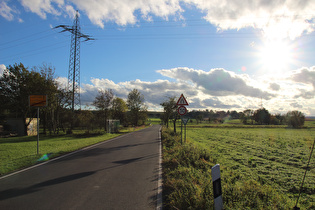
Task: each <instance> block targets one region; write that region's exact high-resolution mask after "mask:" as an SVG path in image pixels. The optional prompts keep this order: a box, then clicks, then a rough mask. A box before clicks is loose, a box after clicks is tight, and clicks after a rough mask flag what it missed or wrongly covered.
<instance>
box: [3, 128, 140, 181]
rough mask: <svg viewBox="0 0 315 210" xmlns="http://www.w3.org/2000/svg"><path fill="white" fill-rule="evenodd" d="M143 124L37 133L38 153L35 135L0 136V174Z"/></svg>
mask: <svg viewBox="0 0 315 210" xmlns="http://www.w3.org/2000/svg"><path fill="white" fill-rule="evenodd" d="M142 128H144V127H137V128H125V129H124V130H121V131H120V133H115V134H109V133H104V132H101V131H97V132H92V133H85V132H84V131H74V134H72V135H64V134H62V135H56V136H42V135H40V139H39V154H37V136H24V137H12V138H0V160H1V161H0V176H2V175H5V174H8V173H10V172H13V171H16V170H19V169H22V168H26V167H29V166H32V165H35V164H37V163H39V162H42V161H47V160H49V159H52V158H54V157H57V156H60V155H63V154H66V153H69V152H73V151H76V150H79V149H81V148H84V147H87V146H90V145H93V144H96V143H99V142H102V141H106V140H108V139H112V138H115V137H117V136H120V135H122V134H126V133H129V132H133V131H136V130H139V129H142Z"/></svg>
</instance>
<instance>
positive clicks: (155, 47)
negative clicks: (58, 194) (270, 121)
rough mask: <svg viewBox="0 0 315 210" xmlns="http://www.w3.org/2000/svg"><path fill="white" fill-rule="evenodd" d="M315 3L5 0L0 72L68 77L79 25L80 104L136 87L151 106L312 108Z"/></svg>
mask: <svg viewBox="0 0 315 210" xmlns="http://www.w3.org/2000/svg"><path fill="white" fill-rule="evenodd" d="M312 8H315V2H314V1H296V0H291V1H285V2H283V1H274V0H264V1H242V0H220V1H217V0H214V1H198V0H172V1H165V0H151V1H150V0H148V1H143V0H132V1H131V0H116V1H110V0H98V1H96V0H90V1H85V0H71V1H66V0H46V1H44V0H19V1H10V0H0V27H1V30H0V73H1V72H2V71H3V69H5V68H6V67H7V66H9V65H13V64H14V63H20V62H21V63H23V64H24V65H25V66H28V67H29V68H30V69H31V68H32V67H33V66H41V65H43V63H46V64H49V65H52V66H54V67H55V75H56V77H58V78H57V80H58V81H59V82H60V85H61V86H62V85H64V84H66V78H67V75H68V68H69V67H68V66H69V55H70V34H69V33H66V32H65V33H60V31H61V30H60V29H53V27H55V26H58V25H61V24H65V25H69V26H71V25H72V24H73V18H74V14H75V11H76V10H79V13H80V25H81V32H82V33H84V34H88V35H90V36H91V37H93V38H95V40H94V41H88V42H82V43H81V81H80V82H81V103H82V105H89V104H90V103H91V102H92V101H93V100H94V98H95V96H96V95H97V91H98V90H101V89H103V90H105V89H112V90H113V91H114V93H115V94H116V95H117V96H118V97H121V98H126V96H127V94H128V93H129V92H130V91H131V90H132V89H133V88H137V89H138V90H139V91H140V92H141V93H142V94H143V95H144V97H145V100H146V104H147V106H148V108H149V110H161V106H160V105H159V104H160V103H161V102H163V101H164V100H166V99H167V97H169V96H178V97H179V96H180V94H181V93H183V94H184V95H185V97H186V98H187V100H188V102H189V103H190V106H189V107H188V108H189V109H190V110H192V109H203V110H204V109H209V110H210V109H213V110H237V111H243V110H245V109H258V108H260V106H261V104H263V106H264V107H265V108H267V109H268V110H269V111H270V112H272V113H286V112H287V111H291V110H300V111H302V112H303V113H305V114H306V115H315V105H314V104H315V103H314V102H315V100H314V94H315V89H314V88H315V67H314V66H315V62H314V58H315V53H314V50H313V48H314V46H315V36H314V35H315V32H314V29H315V23H314V20H315V19H314V18H315V11H314V10H315V9H312Z"/></svg>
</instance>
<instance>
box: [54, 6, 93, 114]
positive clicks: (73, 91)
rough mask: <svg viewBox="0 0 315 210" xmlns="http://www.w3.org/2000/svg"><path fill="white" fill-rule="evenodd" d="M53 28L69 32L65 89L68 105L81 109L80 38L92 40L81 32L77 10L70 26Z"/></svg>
mask: <svg viewBox="0 0 315 210" xmlns="http://www.w3.org/2000/svg"><path fill="white" fill-rule="evenodd" d="M55 28H63V30H62V31H61V32H65V31H69V32H70V33H71V47H70V60H69V72H68V86H67V90H68V92H69V94H70V97H69V105H70V107H71V109H72V111H74V109H81V101H80V42H81V41H80V40H81V38H84V39H85V40H84V41H89V40H94V39H93V38H90V36H88V35H85V34H82V33H81V27H80V21H79V12H78V11H77V12H76V15H75V19H74V21H73V25H72V27H70V26H67V25H59V26H56V27H55Z"/></svg>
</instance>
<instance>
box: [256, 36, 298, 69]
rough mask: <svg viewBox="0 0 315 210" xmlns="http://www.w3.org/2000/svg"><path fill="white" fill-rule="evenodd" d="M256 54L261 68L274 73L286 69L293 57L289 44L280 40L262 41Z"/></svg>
mask: <svg viewBox="0 0 315 210" xmlns="http://www.w3.org/2000/svg"><path fill="white" fill-rule="evenodd" d="M258 56H259V59H260V63H261V68H262V70H263V71H264V72H265V73H274V74H281V73H283V72H284V71H286V70H288V68H290V64H291V62H292V59H293V58H292V49H291V46H290V45H289V44H288V43H286V42H284V41H281V40H276V41H268V42H264V44H263V45H262V46H261V48H260V49H259V54H258Z"/></svg>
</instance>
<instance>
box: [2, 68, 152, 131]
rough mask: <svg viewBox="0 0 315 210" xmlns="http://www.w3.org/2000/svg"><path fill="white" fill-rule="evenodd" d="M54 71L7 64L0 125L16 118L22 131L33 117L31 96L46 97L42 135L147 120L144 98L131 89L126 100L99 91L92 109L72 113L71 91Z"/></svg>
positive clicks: (126, 124) (138, 123) (41, 117)
mask: <svg viewBox="0 0 315 210" xmlns="http://www.w3.org/2000/svg"><path fill="white" fill-rule="evenodd" d="M54 73H55V69H54V67H52V66H51V65H46V64H43V65H42V66H39V67H33V68H32V69H31V70H29V69H28V68H27V67H25V66H24V65H23V64H22V63H20V64H14V65H12V66H11V65H9V66H8V67H7V68H6V69H5V70H4V71H3V74H2V75H0V101H1V103H0V125H4V128H6V129H7V130H9V129H10V128H8V126H7V125H6V121H7V119H8V118H18V119H21V120H22V122H23V123H24V132H25V135H27V127H28V126H29V124H30V123H31V121H32V119H33V118H35V117H36V115H37V111H36V109H34V108H32V107H30V106H29V96H30V95H46V96H47V100H48V103H47V105H46V106H45V107H42V108H40V125H41V127H42V128H43V132H44V133H49V134H58V133H59V132H60V131H64V132H66V131H68V133H71V129H73V127H77V128H83V129H87V130H88V131H89V130H91V129H94V128H102V129H104V130H106V131H107V130H108V128H107V127H106V125H107V123H106V121H107V120H108V119H116V120H119V121H120V124H121V125H123V126H128V125H133V126H138V125H142V124H144V123H145V121H146V119H147V107H146V106H145V105H144V96H143V95H142V94H141V93H140V92H139V91H138V90H137V89H134V90H132V91H130V92H129V94H128V97H127V100H126V101H124V100H123V99H121V98H119V97H116V96H115V95H114V93H113V91H112V90H110V89H107V90H100V91H99V92H98V94H97V96H96V97H95V99H94V101H93V104H92V105H93V106H95V108H96V109H95V110H75V111H72V110H71V109H70V107H69V104H70V92H69V91H67V90H66V89H65V88H62V87H60V85H59V84H58V83H57V82H56V78H55V75H54Z"/></svg>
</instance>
